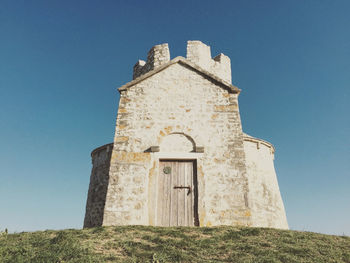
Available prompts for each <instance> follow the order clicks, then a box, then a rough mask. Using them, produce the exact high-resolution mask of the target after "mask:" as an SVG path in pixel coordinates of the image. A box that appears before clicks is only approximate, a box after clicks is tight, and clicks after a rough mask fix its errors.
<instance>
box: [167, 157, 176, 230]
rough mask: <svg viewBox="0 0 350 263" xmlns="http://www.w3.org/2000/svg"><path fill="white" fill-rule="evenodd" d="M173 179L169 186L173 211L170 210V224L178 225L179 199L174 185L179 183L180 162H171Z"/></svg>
mask: <svg viewBox="0 0 350 263" xmlns="http://www.w3.org/2000/svg"><path fill="white" fill-rule="evenodd" d="M171 179H172V183H171V185H170V186H169V191H170V192H171V202H170V205H171V209H170V210H171V211H170V225H171V226H177V225H178V200H177V189H174V186H176V185H177V184H178V162H171Z"/></svg>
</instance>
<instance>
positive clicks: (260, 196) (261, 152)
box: [244, 135, 288, 229]
mask: <svg viewBox="0 0 350 263" xmlns="http://www.w3.org/2000/svg"><path fill="white" fill-rule="evenodd" d="M244 149H245V154H246V166H247V173H248V174H249V196H250V202H251V211H252V221H253V225H254V226H257V227H274V228H282V229H288V223H287V218H286V213H285V210H284V205H283V201H282V198H281V194H280V190H279V187H278V182H277V177H276V172H275V168H274V164H273V160H274V148H273V146H272V145H271V144H270V143H268V142H266V141H263V140H260V139H257V138H253V137H251V136H248V135H245V136H244Z"/></svg>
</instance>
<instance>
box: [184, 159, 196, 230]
mask: <svg viewBox="0 0 350 263" xmlns="http://www.w3.org/2000/svg"><path fill="white" fill-rule="evenodd" d="M193 164H194V163H193V162H187V163H186V175H187V176H186V185H188V186H190V187H191V193H190V194H189V195H188V196H187V199H186V218H187V224H186V225H187V226H194V186H193V169H194V167H193Z"/></svg>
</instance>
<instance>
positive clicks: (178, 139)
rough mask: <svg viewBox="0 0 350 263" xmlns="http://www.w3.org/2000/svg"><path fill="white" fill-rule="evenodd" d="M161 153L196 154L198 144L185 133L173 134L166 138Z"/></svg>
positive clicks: (160, 148)
mask: <svg viewBox="0 0 350 263" xmlns="http://www.w3.org/2000/svg"><path fill="white" fill-rule="evenodd" d="M159 150H160V152H195V150H196V143H195V141H194V140H193V139H192V138H191V137H190V136H188V135H186V134H184V133H180V132H179V133H176V132H174V133H171V134H169V135H167V136H165V137H164V138H163V139H162V141H161V143H160V145H159Z"/></svg>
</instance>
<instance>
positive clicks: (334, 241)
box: [0, 226, 350, 263]
mask: <svg viewBox="0 0 350 263" xmlns="http://www.w3.org/2000/svg"><path fill="white" fill-rule="evenodd" d="M0 262H45V263H46V262H297V263H299V262H327V263H329V262H350V237H346V236H330V235H323V234H317V233H311V232H298V231H288V230H276V229H269V228H247V227H227V226H223V227H210V228H207V227H203V228H189V227H176V228H175V227H172V228H164V227H148V226H118V227H99V228H91V229H83V230H62V231H52V230H47V231H38V232H23V233H18V234H6V233H1V234H0Z"/></svg>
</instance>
